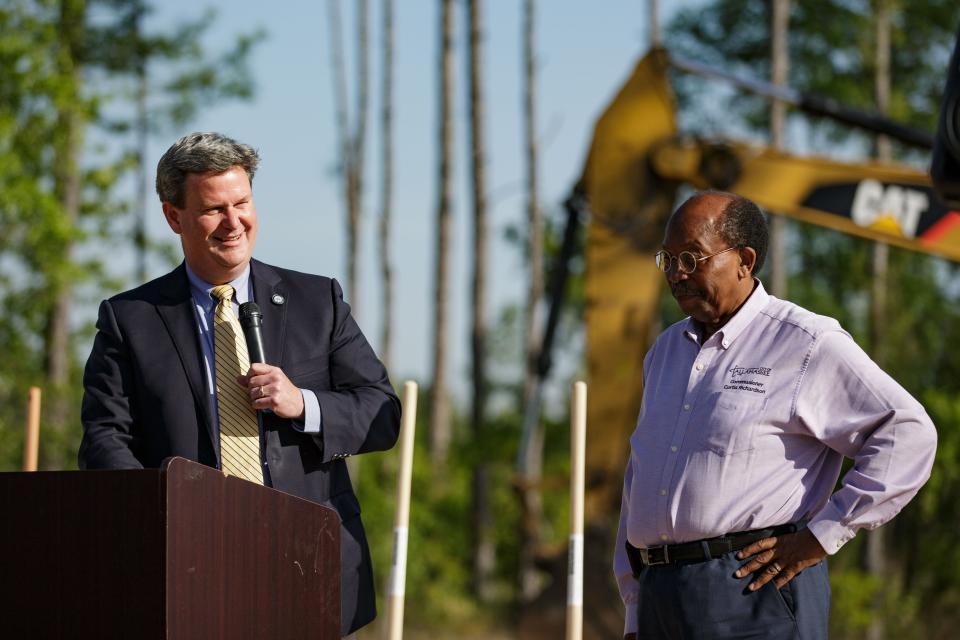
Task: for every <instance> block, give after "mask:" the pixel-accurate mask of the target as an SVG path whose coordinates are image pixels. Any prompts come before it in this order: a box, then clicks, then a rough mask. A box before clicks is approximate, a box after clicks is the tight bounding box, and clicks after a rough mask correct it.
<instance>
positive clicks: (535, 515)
mask: <svg viewBox="0 0 960 640" xmlns="http://www.w3.org/2000/svg"><path fill="white" fill-rule="evenodd" d="M535 12H536V4H535V2H534V0H525V1H524V3H523V27H522V28H523V69H524V82H523V86H524V99H523V118H524V122H525V124H526V126H525V140H524V141H525V147H526V156H527V176H526V183H527V184H526V187H527V189H526V191H527V257H528V260H529V263H528V269H529V271H528V273H529V275H528V285H527V305H526V310H525V331H524V336H525V346H524V354H525V356H526V357H525V359H524V363H525V368H524V372H525V373H524V381H523V401H524V407H526V406H528V405H529V404H530V403H531V402H537V401H539V398H538V397H537V393H536V388H535V385H536V376H537V370H536V367H537V355H538V354H539V350H540V332H539V330H538V327H539V316H538V313H537V311H538V308H539V305H540V300H541V299H542V298H543V234H542V226H543V225H542V221H541V216H540V203H539V200H538V186H537V125H536V100H535V99H536V59H535V54H534V35H535V31H534V27H535V25H536V21H535ZM522 455H524V456H525V459H524V460H523V461H522V465H521V466H522V473H521V477H520V478H519V486H518V489H519V491H520V497H521V499H520V508H521V542H520V559H519V579H520V597H521V600H522V601H524V602H529V601H530V600H532V599H533V598H534V597H536V595H537V593H538V591H539V589H540V580H539V579H538V575H537V572H536V568H535V566H534V562H535V560H536V554H537V550H538V548H539V546H540V522H541V520H542V518H543V505H542V499H541V495H540V480H541V475H542V468H543V426H542V424H540V423H539V422H538V423H537V424H536V425H535V426H534V429H533V432H532V433H531V434H530V437H529V443H528V446H527V448H526V451H524V452H523V454H522Z"/></svg>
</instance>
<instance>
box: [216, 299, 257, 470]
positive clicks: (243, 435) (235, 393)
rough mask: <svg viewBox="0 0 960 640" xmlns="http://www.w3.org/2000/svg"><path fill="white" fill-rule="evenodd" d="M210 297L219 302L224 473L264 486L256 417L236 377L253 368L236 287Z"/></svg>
mask: <svg viewBox="0 0 960 640" xmlns="http://www.w3.org/2000/svg"><path fill="white" fill-rule="evenodd" d="M210 293H211V295H213V297H214V298H216V299H217V300H219V302H218V303H217V309H216V311H215V312H214V319H213V346H214V358H213V359H214V361H215V363H216V369H217V412H218V413H219V414H220V464H221V467H222V468H223V471H224V472H225V473H228V474H230V475H232V476H238V477H240V478H244V479H246V480H249V481H251V482H256V483H257V484H263V469H262V467H261V466H260V427H259V425H258V424H257V413H256V411H254V409H253V406H252V405H251V404H250V397H249V396H248V395H247V390H246V389H245V388H244V387H241V386H240V385H238V384H237V383H236V377H237V376H239V375H243V374H245V373H246V372H247V370H248V369H249V368H250V356H248V355H247V344H246V342H245V340H244V338H243V333H242V332H241V331H240V323H239V322H238V321H237V316H236V315H235V314H234V313H233V304H231V300H232V299H233V287H231V286H230V285H228V284H224V285H220V286H219V287H214V288H213V289H212V290H211V291H210Z"/></svg>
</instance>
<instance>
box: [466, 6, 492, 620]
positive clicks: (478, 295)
mask: <svg viewBox="0 0 960 640" xmlns="http://www.w3.org/2000/svg"><path fill="white" fill-rule="evenodd" d="M481 5H482V2H481V0H467V8H468V12H467V21H468V24H467V31H468V40H469V43H470V47H469V65H470V67H469V69H470V70H469V74H470V150H471V153H470V169H471V175H472V179H473V185H472V186H473V291H472V293H473V300H472V307H473V319H472V324H473V327H472V332H471V338H472V339H471V352H472V353H471V355H472V370H473V394H472V395H473V402H472V410H471V412H470V426H471V431H472V432H473V438H474V441H475V442H481V441H482V438H483V429H484V421H485V420H486V408H487V389H488V385H487V321H486V315H487V281H486V271H487V185H486V147H485V139H484V126H483V125H484V119H483V116H484V101H483V82H482V80H483V77H482V76H483V24H482V20H483V17H482V16H483V7H482V6H481ZM489 484H490V479H489V469H488V466H487V464H486V463H485V462H483V458H478V462H477V463H476V465H475V466H474V468H473V487H472V489H473V491H472V502H473V504H472V517H471V519H470V520H471V529H470V530H471V534H472V537H473V593H474V595H475V596H476V597H477V598H478V599H479V600H480V601H481V602H489V601H490V599H491V598H492V595H493V594H492V592H491V587H492V585H491V576H492V575H493V569H494V563H495V561H496V547H495V546H494V541H493V535H492V532H491V529H492V526H491V525H492V520H493V515H492V514H491V512H490V496H489V493H490V491H489Z"/></svg>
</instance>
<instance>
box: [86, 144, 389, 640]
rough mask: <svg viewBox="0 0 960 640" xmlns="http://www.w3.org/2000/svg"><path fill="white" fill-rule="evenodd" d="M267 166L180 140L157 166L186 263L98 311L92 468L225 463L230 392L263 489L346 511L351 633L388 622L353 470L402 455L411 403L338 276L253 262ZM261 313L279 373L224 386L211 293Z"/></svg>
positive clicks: (237, 148)
mask: <svg viewBox="0 0 960 640" xmlns="http://www.w3.org/2000/svg"><path fill="white" fill-rule="evenodd" d="M258 164H259V156H258V155H257V152H256V151H255V150H254V149H252V148H251V147H249V146H248V145H246V144H242V143H239V142H236V141H235V140H232V139H230V138H227V137H225V136H223V135H220V134H217V133H194V134H191V135H188V136H185V137H183V138H181V139H180V140H178V141H177V142H176V143H175V144H174V145H173V146H171V147H170V149H168V150H167V152H166V153H165V154H164V156H163V158H161V160H160V163H159V164H158V166H157V193H158V195H159V196H160V201H161V202H162V204H163V213H164V216H165V217H166V220H167V223H168V224H169V225H170V228H171V229H172V230H173V231H174V233H176V234H178V235H179V236H180V240H181V244H182V246H183V255H184V261H183V263H182V264H180V266H178V267H177V268H176V269H174V270H173V271H171V272H170V273H168V274H166V275H164V276H161V277H160V278H157V279H156V280H153V281H151V282H148V283H146V284H144V285H142V286H140V287H137V288H136V289H133V290H131V291H127V292H124V293H121V294H119V295H117V296H114V297H113V298H110V299H109V300H105V301H103V302H102V303H101V305H100V312H99V318H98V320H97V335H96V338H95V340H94V343H93V349H92V351H91V353H90V358H89V359H88V361H87V366H86V370H85V373H84V396H83V406H82V411H81V416H82V422H83V441H82V442H81V445H80V452H79V463H80V468H82V469H137V468H144V467H158V466H160V464H161V463H162V461H163V460H164V459H165V458H167V457H169V456H181V457H184V458H188V459H190V460H195V461H197V462H200V463H203V464H206V465H209V466H211V467H217V468H219V467H220V463H221V458H220V428H219V422H218V409H217V394H216V388H217V385H218V384H219V385H223V384H233V385H237V388H238V389H239V390H240V392H241V393H243V394H246V396H247V397H249V398H250V404H251V405H252V407H253V408H254V409H257V410H260V413H259V415H260V419H259V430H260V463H261V467H262V475H263V483H264V484H265V485H267V486H271V487H274V488H276V489H279V490H281V491H285V492H287V493H291V494H294V495H297V496H300V497H303V498H306V499H308V500H312V501H314V502H318V503H322V504H325V505H327V506H330V507H332V508H334V509H336V510H337V512H338V513H339V515H340V519H341V521H342V526H341V542H340V544H341V565H342V567H341V568H342V605H341V621H342V633H343V634H344V635H347V634H348V633H352V632H353V631H354V630H356V629H357V628H359V627H361V626H363V625H364V624H366V623H368V622H370V621H371V620H372V619H373V618H374V616H375V615H376V610H375V603H374V590H373V577H372V572H371V567H370V553H369V549H368V547H367V541H366V537H365V535H364V531H363V525H362V523H361V522H360V505H359V503H358V502H357V498H356V496H355V495H354V492H353V488H352V486H351V484H350V478H349V475H348V474H347V468H346V464H345V462H344V458H346V457H348V456H350V455H354V454H357V453H365V452H367V451H380V450H384V449H389V448H390V447H392V446H393V444H394V443H395V442H396V439H397V435H398V432H399V426H400V402H399V400H398V399H397V396H396V394H395V393H394V391H393V388H392V386H391V384H390V381H389V380H388V378H387V372H386V370H385V369H384V367H383V365H382V364H381V363H380V361H379V360H378V359H377V357H376V355H375V354H374V352H373V350H372V349H371V348H370V345H369V344H368V343H367V341H366V339H365V338H364V337H363V334H362V333H361V332H360V329H359V327H358V326H357V324H356V322H355V321H354V320H353V318H352V317H351V316H350V307H349V306H348V305H347V303H345V302H344V301H343V293H342V291H341V290H340V286H339V285H338V284H337V282H336V281H335V280H332V279H329V278H325V277H321V276H314V275H308V274H304V273H298V272H296V271H290V270H287V269H281V268H278V267H273V266H270V265H267V264H264V263H262V262H259V261H257V260H253V259H252V257H251V256H252V253H253V247H254V242H255V240H256V235H257V212H256V209H255V207H254V204H253V195H252V190H251V187H252V181H253V176H254V173H255V172H256V169H257V165H258ZM224 284H230V285H232V287H233V289H234V291H235V298H234V299H233V300H232V305H233V307H234V309H235V310H236V308H237V306H238V305H239V304H242V303H244V302H247V301H251V300H252V301H256V303H257V304H258V305H259V307H260V310H261V312H262V314H263V345H264V353H265V359H266V360H267V361H268V363H269V364H263V363H254V364H252V365H251V366H250V370H249V372H248V373H247V374H246V375H243V376H240V377H239V378H237V379H236V380H232V381H222V380H221V381H215V377H216V368H215V366H214V348H213V339H214V321H213V313H214V307H215V306H216V301H215V300H214V299H213V297H212V296H211V290H212V289H213V287H215V286H218V285H224Z"/></svg>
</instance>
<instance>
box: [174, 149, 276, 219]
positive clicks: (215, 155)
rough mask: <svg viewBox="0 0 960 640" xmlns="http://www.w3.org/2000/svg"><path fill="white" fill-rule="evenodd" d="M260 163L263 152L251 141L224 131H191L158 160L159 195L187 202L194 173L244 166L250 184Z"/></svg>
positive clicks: (179, 203) (221, 171)
mask: <svg viewBox="0 0 960 640" xmlns="http://www.w3.org/2000/svg"><path fill="white" fill-rule="evenodd" d="M258 166H260V155H259V154H258V153H257V151H256V149H254V148H253V147H251V146H250V145H247V144H243V143H242V142H237V141H236V140H234V139H232V138H228V137H227V136H225V135H223V134H220V133H199V132H198V133H191V134H189V135H186V136H183V137H182V138H180V139H179V140H177V141H176V142H174V143H173V145H171V146H170V148H169V149H167V152H166V153H164V154H163V157H162V158H160V162H158V163H157V195H158V196H160V202H169V203H171V204H172V205H173V206H175V207H182V206H183V205H184V193H183V186H184V184H185V183H186V181H187V176H188V175H189V174H191V173H209V172H211V171H212V172H214V173H223V172H224V171H226V170H228V169H230V168H231V167H242V168H243V170H244V171H246V172H247V177H248V178H249V179H250V185H251V186H252V185H253V174H254V173H256V171H257V167H258Z"/></svg>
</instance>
